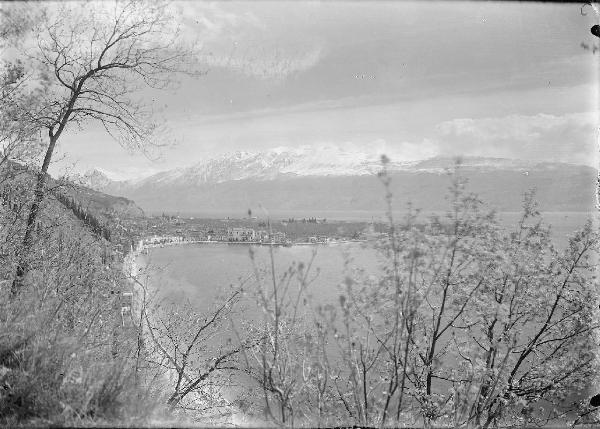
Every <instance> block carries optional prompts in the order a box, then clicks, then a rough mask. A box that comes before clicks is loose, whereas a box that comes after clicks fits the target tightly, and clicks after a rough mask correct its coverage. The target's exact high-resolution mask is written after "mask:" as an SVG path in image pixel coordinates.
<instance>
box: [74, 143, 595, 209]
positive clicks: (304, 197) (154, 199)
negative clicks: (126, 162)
mask: <svg viewBox="0 0 600 429" xmlns="http://www.w3.org/2000/svg"><path fill="white" fill-rule="evenodd" d="M455 162H456V160H455V159H454V158H442V157H437V158H431V159H427V160H421V161H412V162H402V161H394V160H392V161H389V162H388V163H387V164H386V168H387V170H388V172H389V173H390V175H391V176H392V179H393V180H392V188H393V189H392V191H393V193H394V195H395V201H396V202H397V204H399V205H404V204H406V202H408V201H411V202H413V203H414V204H415V206H417V207H421V208H423V209H428V210H438V209H440V208H441V207H442V206H443V205H444V204H445V203H444V194H445V191H446V189H447V187H448V184H449V182H448V178H447V177H446V175H445V174H444V173H445V172H446V171H448V169H449V168H451V167H452V166H453V165H454V164H455ZM381 170H382V163H381V159H380V157H378V156H377V155H366V154H364V153H357V152H350V151H348V152H344V151H341V150H339V149H335V148H332V149H327V148H325V149H320V150H317V151H310V150H307V149H305V148H303V149H296V150H271V151H268V152H259V153H251V152H235V153H233V154H227V155H221V156H218V157H215V158H212V159H207V160H203V161H201V162H199V163H197V164H195V165H192V166H191V167H187V168H178V169H173V170H169V171H165V172H161V173H157V174H153V175H151V176H148V177H145V178H140V179H135V180H128V181H114V180H111V179H110V178H109V177H108V176H107V175H106V174H104V173H103V172H102V171H99V170H96V171H92V172H90V173H88V174H86V175H84V176H83V178H82V181H83V182H84V183H85V184H87V185H88V186H89V187H92V188H94V189H96V190H100V191H102V192H106V193H110V194H113V195H119V196H124V197H127V198H131V199H133V200H134V201H136V202H137V203H138V204H139V205H140V206H141V207H142V208H143V209H144V210H146V211H188V212H201V211H202V210H213V211H214V210H224V211H227V210H241V211H244V210H246V209H248V208H256V207H258V206H259V205H261V206H263V207H268V208H269V209H270V210H290V211H294V210H321V209H322V210H373V209H374V208H375V207H379V206H380V205H381V203H382V201H383V197H382V195H383V194H382V192H383V191H382V188H381V183H380V182H379V180H378V179H377V176H376V173H377V172H379V171H381ZM461 170H462V172H463V174H464V175H465V177H467V178H468V179H469V180H470V183H471V185H470V186H471V188H472V191H474V192H477V193H479V194H480V196H481V197H482V199H484V200H486V201H488V202H490V203H492V205H495V206H496V207H497V208H499V209H501V210H505V211H507V210H508V211H519V210H520V206H521V203H522V195H523V193H524V192H525V191H527V190H529V189H532V188H536V189H537V190H538V196H539V200H540V203H541V208H542V209H544V210H554V211H565V210H566V211H569V210H571V211H579V210H583V209H585V210H587V208H588V207H592V206H593V195H594V191H593V189H594V188H593V187H594V185H595V176H596V172H595V171H594V169H592V168H590V167H585V166H575V165H569V164H563V163H549V162H544V163H536V162H531V161H524V160H513V159H502V158H483V157H466V158H463V159H462V160H461ZM588 191H589V192H588ZM587 195H589V198H588V197H587ZM588 203H589V204H588ZM381 208H383V207H381Z"/></svg>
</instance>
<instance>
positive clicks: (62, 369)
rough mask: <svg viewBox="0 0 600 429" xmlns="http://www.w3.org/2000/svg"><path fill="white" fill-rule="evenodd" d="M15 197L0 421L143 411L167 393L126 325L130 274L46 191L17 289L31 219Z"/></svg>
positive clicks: (73, 419) (104, 417) (4, 283)
mask: <svg viewBox="0 0 600 429" xmlns="http://www.w3.org/2000/svg"><path fill="white" fill-rule="evenodd" d="M11 195H12V197H11V198H12V201H15V198H17V195H18V192H17V191H14V192H13V193H12V194H11ZM23 199H25V200H26V199H27V196H23ZM9 205H10V204H7V205H2V206H0V217H1V219H0V225H1V227H0V261H1V262H0V271H1V272H0V278H1V279H2V280H1V283H0V295H1V297H0V384H1V386H2V389H0V416H2V418H1V420H0V424H4V425H19V424H25V425H28V424H32V423H36V422H37V423H39V424H49V423H52V424H61V425H76V426H78V425H84V424H90V423H91V422H96V423H98V422H103V421H105V422H110V421H119V422H123V423H126V422H135V421H145V420H144V419H145V418H147V417H148V416H150V410H151V409H152V408H154V407H155V405H156V402H154V399H152V398H157V399H160V396H158V395H155V393H156V392H154V391H153V389H154V388H153V386H151V385H148V384H147V383H146V381H145V380H146V379H147V378H148V374H147V373H146V372H145V371H146V368H145V367H144V366H143V365H139V363H140V361H141V360H140V359H139V355H140V354H141V353H143V349H141V348H140V344H139V341H138V334H137V331H135V330H130V331H127V330H126V329H124V328H122V320H121V317H120V314H119V308H118V297H119V295H120V293H121V292H122V291H124V290H126V288H127V283H126V279H125V277H124V275H123V272H122V269H121V264H120V263H108V262H107V258H106V257H105V254H106V252H107V248H108V249H109V246H108V243H106V242H105V241H104V240H101V239H99V238H98V237H96V236H95V235H93V234H91V233H90V231H88V230H87V229H86V226H85V224H81V223H80V222H79V221H78V220H77V219H76V218H75V217H74V216H73V215H72V214H69V213H68V212H66V211H65V210H64V208H61V205H60V204H58V203H57V202H55V201H54V202H53V201H48V202H47V204H46V205H45V209H44V215H43V217H42V218H41V219H40V222H41V223H42V228H40V229H38V230H37V233H36V236H35V242H34V244H35V245H34V246H33V247H32V249H33V250H30V251H28V257H29V258H30V264H31V265H30V266H31V267H32V269H31V270H30V272H29V273H28V276H27V278H26V281H25V286H24V288H23V290H22V292H21V293H20V294H19V295H18V296H12V295H11V293H10V281H11V277H12V275H13V274H14V266H15V264H16V261H17V259H18V257H19V252H20V251H21V246H20V244H21V241H20V238H21V237H22V233H23V231H24V228H25V220H24V219H23V216H22V215H23V212H19V211H14V210H12V207H11V209H9ZM107 263H108V265H107Z"/></svg>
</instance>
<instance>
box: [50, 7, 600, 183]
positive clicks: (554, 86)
mask: <svg viewBox="0 0 600 429" xmlns="http://www.w3.org/2000/svg"><path fill="white" fill-rule="evenodd" d="M175 6H176V7H177V8H178V10H179V11H180V12H181V16H182V18H181V24H182V26H183V27H184V28H185V30H186V34H187V35H194V36H196V37H197V38H198V40H200V41H201V54H200V55H199V58H201V61H203V62H204V63H205V66H206V70H207V73H206V74H205V75H203V76H200V77H197V78H190V77H181V78H180V82H179V85H178V88H176V89H173V90H168V91H156V90H148V91H146V92H144V94H143V96H144V97H145V99H146V100H147V101H148V102H149V103H152V104H154V105H156V106H157V107H160V108H162V109H163V112H164V116H165V120H166V125H167V126H168V128H169V132H168V133H167V134H166V136H165V139H164V141H163V142H162V143H165V145H166V146H165V147H163V148H161V149H160V150H158V151H153V153H152V154H151V155H150V156H147V155H143V154H140V153H135V152H130V151H127V150H125V149H123V148H121V147H120V146H119V145H118V144H117V143H116V142H114V141H113V140H112V139H111V138H110V136H108V135H107V134H105V133H104V132H103V131H102V130H101V129H100V128H99V127H97V126H95V125H93V124H90V125H88V126H86V127H85V128H84V129H83V130H81V131H79V130H76V129H72V130H70V131H69V132H68V133H67V134H65V135H64V137H63V140H62V141H61V143H60V146H59V156H58V158H59V159H60V161H58V162H57V163H56V164H55V166H54V167H53V169H55V171H57V170H59V169H65V168H67V169H71V170H73V171H85V170H88V169H91V168H100V169H102V170H104V171H106V172H107V173H109V175H111V176H112V177H113V178H119V179H126V178H134V177H140V176H144V175H148V174H151V173H154V172H157V171H162V170H167V169H171V168H177V167H186V166H190V165H193V164H195V163H198V162H201V161H203V160H206V159H209V158H211V157H214V156H218V155H221V154H224V153H228V152H233V151H249V152H256V151H265V150H270V149H273V148H298V147H307V148H319V147H323V146H325V147H331V146H333V147H336V148H338V149H339V150H341V151H354V152H365V153H377V154H381V153H385V154H386V155H388V156H389V157H390V158H392V159H394V160H398V161H402V160H406V161H411V160H417V159H424V158H428V157H432V156H454V155H466V156H492V157H506V158H518V159H528V160H539V161H560V162H570V163H576V164H587V165H592V166H597V146H596V140H597V132H596V125H595V124H596V123H597V111H598V106H597V98H598V90H597V70H598V61H599V58H600V55H599V54H598V53H596V54H595V55H593V54H592V53H591V52H590V51H586V50H584V49H583V48H582V47H581V43H582V42H585V43H587V44H588V45H590V44H593V43H596V42H595V40H594V36H592V35H591V33H590V31H589V29H590V27H591V26H592V25H593V24H595V23H597V21H598V17H597V16H596V15H595V13H594V11H593V10H592V9H591V8H587V9H586V10H585V12H586V13H587V15H586V16H583V15H582V14H581V11H580V7H581V6H580V5H579V4H538V3H516V2H514V3H513V2H511V3H494V2H452V1H444V2H393V3H392V2H383V1H379V2H369V3H367V2H361V1H354V2H341V1H335V2H323V1H321V2H308V1H298V2H291V1H286V2H271V1H269V2H254V1H253V2H234V1H227V2H215V3H212V2H210V3H209V2H191V1H184V2H179V3H175ZM596 40H598V39H596ZM599 42H600V41H599ZM596 44H598V43H596Z"/></svg>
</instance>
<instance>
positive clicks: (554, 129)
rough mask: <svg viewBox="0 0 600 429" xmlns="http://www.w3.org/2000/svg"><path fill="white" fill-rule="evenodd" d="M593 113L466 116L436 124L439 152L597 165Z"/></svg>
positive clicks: (436, 140)
mask: <svg viewBox="0 0 600 429" xmlns="http://www.w3.org/2000/svg"><path fill="white" fill-rule="evenodd" d="M596 138H597V134H596V120H595V114H594V113H591V112H589V113H572V114H566V115H561V116H555V115H548V114H544V113H539V114H537V115H530V116H525V115H509V116H505V117H496V118H480V119H472V118H463V119H453V120H450V121H445V122H442V123H440V124H438V125H437V126H436V129H435V133H434V136H433V137H432V139H433V140H434V141H435V142H436V144H437V146H438V150H439V153H440V155H459V154H460V155H471V156H492V157H502V158H516V159H527V160H540V161H556V162H570V163H576V164H587V165H594V166H597V152H598V148H597V145H596Z"/></svg>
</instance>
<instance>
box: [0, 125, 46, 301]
mask: <svg viewBox="0 0 600 429" xmlns="http://www.w3.org/2000/svg"><path fill="white" fill-rule="evenodd" d="M49 135H50V144H49V145H48V149H47V150H46V156H45V157H44V163H43V164H42V169H41V171H40V172H39V173H38V175H37V181H36V185H35V193H34V198H33V203H32V204H31V209H30V210H29V216H28V217H27V226H26V228H25V236H24V237H23V244H22V248H21V254H20V256H19V264H18V265H17V270H16V273H15V278H14V280H13V283H12V286H11V289H10V291H11V295H12V296H13V297H14V296H16V295H17V294H18V293H19V291H20V289H21V288H22V287H23V279H24V278H25V276H26V275H27V271H29V263H28V261H27V259H28V254H29V251H30V249H31V245H32V242H33V232H34V228H35V222H36V220H37V217H38V214H39V211H40V206H41V204H42V201H43V200H44V196H45V195H46V182H47V177H48V167H49V166H50V160H51V159H52V154H53V153H54V147H55V146H56V140H57V139H58V135H54V134H53V132H52V130H50V132H49Z"/></svg>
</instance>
